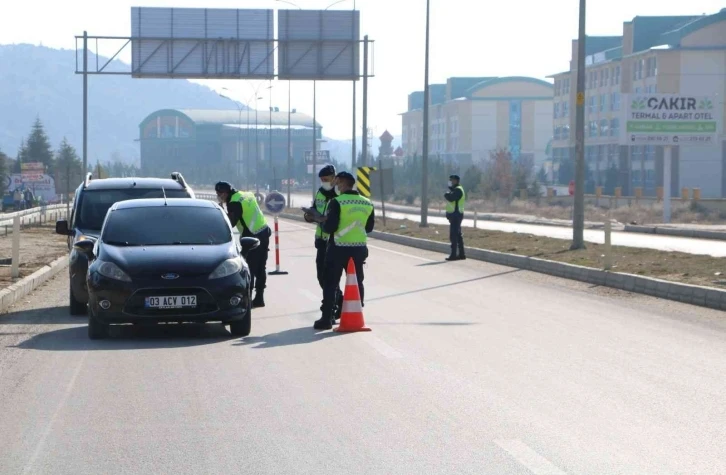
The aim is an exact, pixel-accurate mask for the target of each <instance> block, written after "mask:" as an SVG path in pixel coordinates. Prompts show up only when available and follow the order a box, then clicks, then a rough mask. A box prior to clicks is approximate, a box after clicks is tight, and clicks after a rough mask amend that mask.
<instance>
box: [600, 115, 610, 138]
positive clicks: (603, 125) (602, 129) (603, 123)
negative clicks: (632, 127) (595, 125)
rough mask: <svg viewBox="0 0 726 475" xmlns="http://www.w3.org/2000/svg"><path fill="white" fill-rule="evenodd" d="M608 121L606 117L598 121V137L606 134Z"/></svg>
mask: <svg viewBox="0 0 726 475" xmlns="http://www.w3.org/2000/svg"><path fill="white" fill-rule="evenodd" d="M608 123H609V121H608V120H607V119H602V120H601V121H600V137H607V136H608Z"/></svg>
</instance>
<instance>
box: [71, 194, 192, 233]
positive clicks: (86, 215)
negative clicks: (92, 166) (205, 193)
mask: <svg viewBox="0 0 726 475" xmlns="http://www.w3.org/2000/svg"><path fill="white" fill-rule="evenodd" d="M164 193H166V197H167V198H191V195H190V194H189V192H188V191H186V190H167V189H165V190H164V191H162V190H161V188H159V189H156V190H155V189H148V188H147V189H143V188H128V189H121V190H86V191H84V192H83V193H82V194H81V198H80V202H79V203H78V210H77V211H76V216H75V224H74V226H75V227H76V228H79V229H85V230H88V231H101V227H102V226H103V220H104V219H106V213H108V210H109V208H111V206H113V204H114V203H116V202H117V201H126V200H137V199H142V198H163V197H164Z"/></svg>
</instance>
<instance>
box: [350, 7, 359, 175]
mask: <svg viewBox="0 0 726 475" xmlns="http://www.w3.org/2000/svg"><path fill="white" fill-rule="evenodd" d="M352 24H353V27H354V30H355V0H353V21H352ZM354 33H355V31H354ZM356 37H357V36H356ZM359 51H360V43H357V44H356V45H355V52H354V53H353V61H357V62H358V64H356V65H355V68H354V69H353V70H354V71H358V67H359V66H360V59H358V55H357V53H358V52H359ZM356 82H357V79H353V158H352V159H351V162H350V168H351V169H352V170H355V162H356V160H357V157H356V156H355V154H356V153H357V152H358V150H357V145H358V144H357V143H356V141H357V140H358V139H357V135H358V131H357V130H356V123H355V119H356V117H355V113H356V111H355V106H356V93H355V86H356V85H355V83H356Z"/></svg>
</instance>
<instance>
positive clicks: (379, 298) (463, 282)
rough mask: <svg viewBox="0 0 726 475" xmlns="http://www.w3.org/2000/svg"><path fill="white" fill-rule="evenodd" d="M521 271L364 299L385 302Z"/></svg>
mask: <svg viewBox="0 0 726 475" xmlns="http://www.w3.org/2000/svg"><path fill="white" fill-rule="evenodd" d="M521 271H522V269H514V270H508V271H504V272H498V273H496V274H490V275H485V276H482V277H475V278H473V279H466V280H460V281H458V282H451V283H448V284H441V285H434V286H432V287H425V288H423V289H416V290H407V291H406V292H399V293H397V294H391V295H384V296H383V297H376V298H372V299H366V302H375V301H378V300H386V299H391V298H394V297H402V296H404V295H411V294H418V293H421V292H426V291H427V290H436V289H444V288H446V287H453V286H455V285H462V284H468V283H471V282H478V281H480V280H485V279H493V278H494V277H501V276H503V275H507V274H514V273H515V272H521Z"/></svg>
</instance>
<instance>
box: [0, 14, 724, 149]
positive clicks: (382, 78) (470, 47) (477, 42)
mask: <svg viewBox="0 0 726 475" xmlns="http://www.w3.org/2000/svg"><path fill="white" fill-rule="evenodd" d="M291 1H293V2H294V3H297V4H298V5H299V6H300V7H302V8H305V9H322V8H325V7H327V6H328V5H330V4H331V3H333V0H291ZM2 3H3V4H2V6H0V44H12V43H30V44H35V45H38V44H40V43H42V44H43V45H45V46H50V47H55V48H66V49H74V48H75V39H74V37H75V36H76V35H81V34H83V30H87V31H88V34H89V35H107V36H128V35H130V33H131V31H130V29H131V26H130V25H131V19H130V18H131V12H130V8H131V7H132V6H157V7H206V8H273V9H278V8H282V9H284V8H294V7H292V6H290V5H288V4H284V3H279V2H276V1H274V0H267V1H264V0H262V1H257V0H250V1H240V0H237V1H232V0H215V1H202V0H196V1H191V0H176V1H172V0H156V1H153V0H147V1H144V0H137V1H128V0H114V1H103V0H95V1H91V0H66V1H64V2H61V1H55V0H45V1H43V0H22V1H10V2H8V1H6V2H2ZM578 3H579V2H578V0H553V1H543V0H510V1H502V2H486V1H484V2H480V1H476V0H445V1H444V0H431V60H430V61H431V63H430V68H431V69H430V82H432V83H435V82H443V81H445V80H446V78H447V77H450V76H515V75H522V76H534V77H539V78H544V77H545V76H547V75H549V74H552V73H556V72H560V71H562V70H566V69H567V67H568V61H569V58H570V41H571V40H572V39H573V38H575V37H576V36H577V14H578ZM352 5H353V3H352V0H346V1H344V2H341V3H339V4H338V5H336V6H335V7H333V9H350V8H352ZM722 7H724V2H723V0H690V1H688V2H667V1H663V0H636V1H633V0H590V1H589V5H588V21H587V28H588V34H591V35H614V34H620V33H621V32H622V22H623V21H626V20H630V19H632V18H633V17H634V16H636V15H642V16H649V15H689V14H702V13H707V14H711V13H716V12H717V11H718V10H720V9H721V8H722ZM356 8H357V9H359V10H360V12H361V35H364V34H368V35H369V37H370V39H372V40H375V42H376V45H375V48H374V52H375V55H374V58H373V68H374V70H373V72H374V73H375V78H372V79H370V81H369V96H368V98H369V100H368V122H369V127H372V128H373V132H374V133H375V135H376V136H378V135H380V134H381V133H383V131H384V130H385V129H388V130H389V131H391V133H393V134H400V130H401V120H400V117H398V114H399V113H401V112H403V111H405V109H406V104H407V102H406V101H407V95H408V94H409V93H410V92H413V91H416V90H422V89H423V82H424V76H423V72H424V34H425V14H426V2H425V0H356ZM108 46H109V48H106V49H105V50H104V49H99V53H100V54H101V55H111V54H113V53H114V52H115V49H114V48H113V46H114V45H113V44H110V43H109V45H108ZM121 59H122V60H124V61H125V62H130V50H129V51H127V53H126V54H125V55H124V56H122V57H121ZM9 66H10V65H0V68H5V67H9ZM71 72H72V71H71ZM103 79H104V78H103V77H91V81H102V80H103ZM139 80H141V79H139ZM198 82H200V83H203V84H205V85H207V86H209V87H211V88H213V89H217V90H219V89H221V88H222V87H227V88H229V89H231V90H233V91H235V92H236V97H235V98H236V99H239V100H241V101H243V102H244V101H246V99H247V98H249V97H250V94H251V91H252V88H251V86H250V84H249V83H250V81H198ZM78 84H79V87H80V85H81V78H80V77H79V78H78ZM263 87H264V86H263ZM272 93H273V97H272V102H273V105H275V106H277V107H280V109H287V82H281V83H279V84H277V83H275V84H274V86H273V92H272ZM351 94H352V86H351V83H350V82H318V87H317V114H318V121H319V122H320V123H321V124H322V126H323V133H324V134H325V135H326V136H329V137H332V138H336V139H348V138H350V136H351V135H352V120H351V112H352V96H351ZM358 94H359V95H358V104H359V105H358V123H357V125H358V128H359V134H360V127H361V111H362V83H360V82H359V87H358ZM262 102H263V104H260V107H261V108H266V107H267V105H268V100H267V98H266V99H265V100H264V101H262ZM292 107H293V108H297V109H298V110H299V111H301V112H307V113H312V82H296V83H293V85H292ZM150 112H151V111H139V117H143V116H145V115H146V114H148V113H150ZM0 114H2V111H0ZM79 126H80V125H79Z"/></svg>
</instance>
